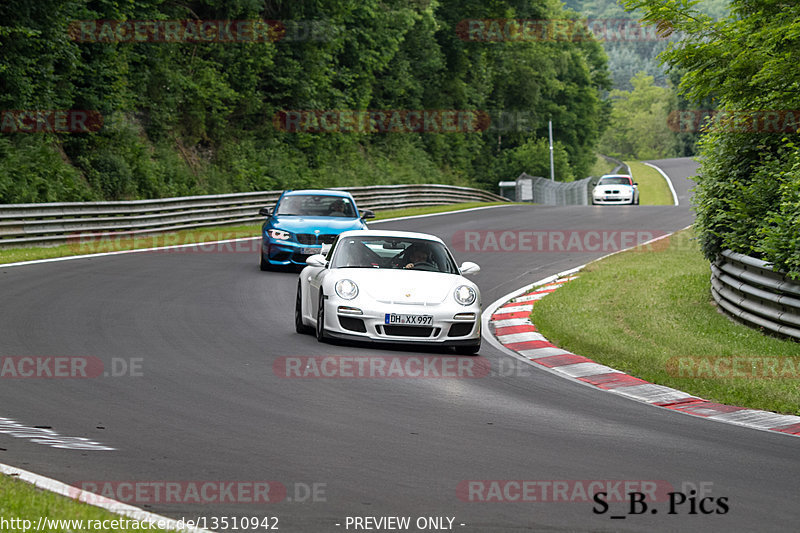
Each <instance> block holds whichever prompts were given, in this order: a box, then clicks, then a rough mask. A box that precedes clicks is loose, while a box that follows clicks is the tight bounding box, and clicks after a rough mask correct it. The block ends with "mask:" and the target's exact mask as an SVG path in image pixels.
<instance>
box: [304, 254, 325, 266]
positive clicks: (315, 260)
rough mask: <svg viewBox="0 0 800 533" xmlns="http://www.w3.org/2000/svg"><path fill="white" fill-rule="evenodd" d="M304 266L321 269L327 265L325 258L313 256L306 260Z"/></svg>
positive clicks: (320, 255) (318, 255) (319, 255)
mask: <svg viewBox="0 0 800 533" xmlns="http://www.w3.org/2000/svg"><path fill="white" fill-rule="evenodd" d="M306 264H307V265H309V266H312V267H322V268H325V267H326V266H327V265H328V262H327V261H326V260H325V256H324V255H322V254H314V255H311V256H309V257H308V259H306Z"/></svg>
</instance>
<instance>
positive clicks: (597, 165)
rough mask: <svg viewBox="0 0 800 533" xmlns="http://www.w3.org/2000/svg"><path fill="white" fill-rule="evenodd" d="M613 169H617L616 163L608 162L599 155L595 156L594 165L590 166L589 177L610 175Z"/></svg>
mask: <svg viewBox="0 0 800 533" xmlns="http://www.w3.org/2000/svg"><path fill="white" fill-rule="evenodd" d="M615 168H617V164H616V163H614V162H612V161H609V160H608V159H606V158H605V157H603V156H602V155H600V154H597V155H596V158H595V162H594V165H592V169H591V170H590V171H589V175H590V176H596V177H598V178H599V177H600V176H602V175H603V174H611V172H613V171H614V169H615Z"/></svg>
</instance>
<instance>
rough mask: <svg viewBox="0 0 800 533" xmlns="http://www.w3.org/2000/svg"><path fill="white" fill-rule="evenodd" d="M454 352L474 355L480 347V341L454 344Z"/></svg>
mask: <svg viewBox="0 0 800 533" xmlns="http://www.w3.org/2000/svg"><path fill="white" fill-rule="evenodd" d="M455 349H456V353H457V354H459V355H474V354H476V353H478V350H480V349H481V342H480V341H478V343H477V344H465V345H462V346H455Z"/></svg>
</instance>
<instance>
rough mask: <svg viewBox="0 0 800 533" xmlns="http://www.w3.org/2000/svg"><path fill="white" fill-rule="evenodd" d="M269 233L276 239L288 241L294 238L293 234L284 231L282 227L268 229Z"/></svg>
mask: <svg viewBox="0 0 800 533" xmlns="http://www.w3.org/2000/svg"><path fill="white" fill-rule="evenodd" d="M267 235H269V236H270V237H272V238H273V239H275V240H276V241H288V240H289V239H291V238H292V234H291V233H289V232H288V231H283V230H282V229H268V230H267Z"/></svg>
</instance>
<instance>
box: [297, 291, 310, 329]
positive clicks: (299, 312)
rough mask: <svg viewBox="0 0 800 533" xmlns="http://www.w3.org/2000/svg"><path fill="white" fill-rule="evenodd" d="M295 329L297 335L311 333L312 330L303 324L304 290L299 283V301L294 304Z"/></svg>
mask: <svg viewBox="0 0 800 533" xmlns="http://www.w3.org/2000/svg"><path fill="white" fill-rule="evenodd" d="M294 329H295V331H297V333H310V332H311V328H310V327H308V326H306V325H305V324H303V290H302V288H301V287H300V282H299V281H298V282H297V299H296V300H295V304H294Z"/></svg>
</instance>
